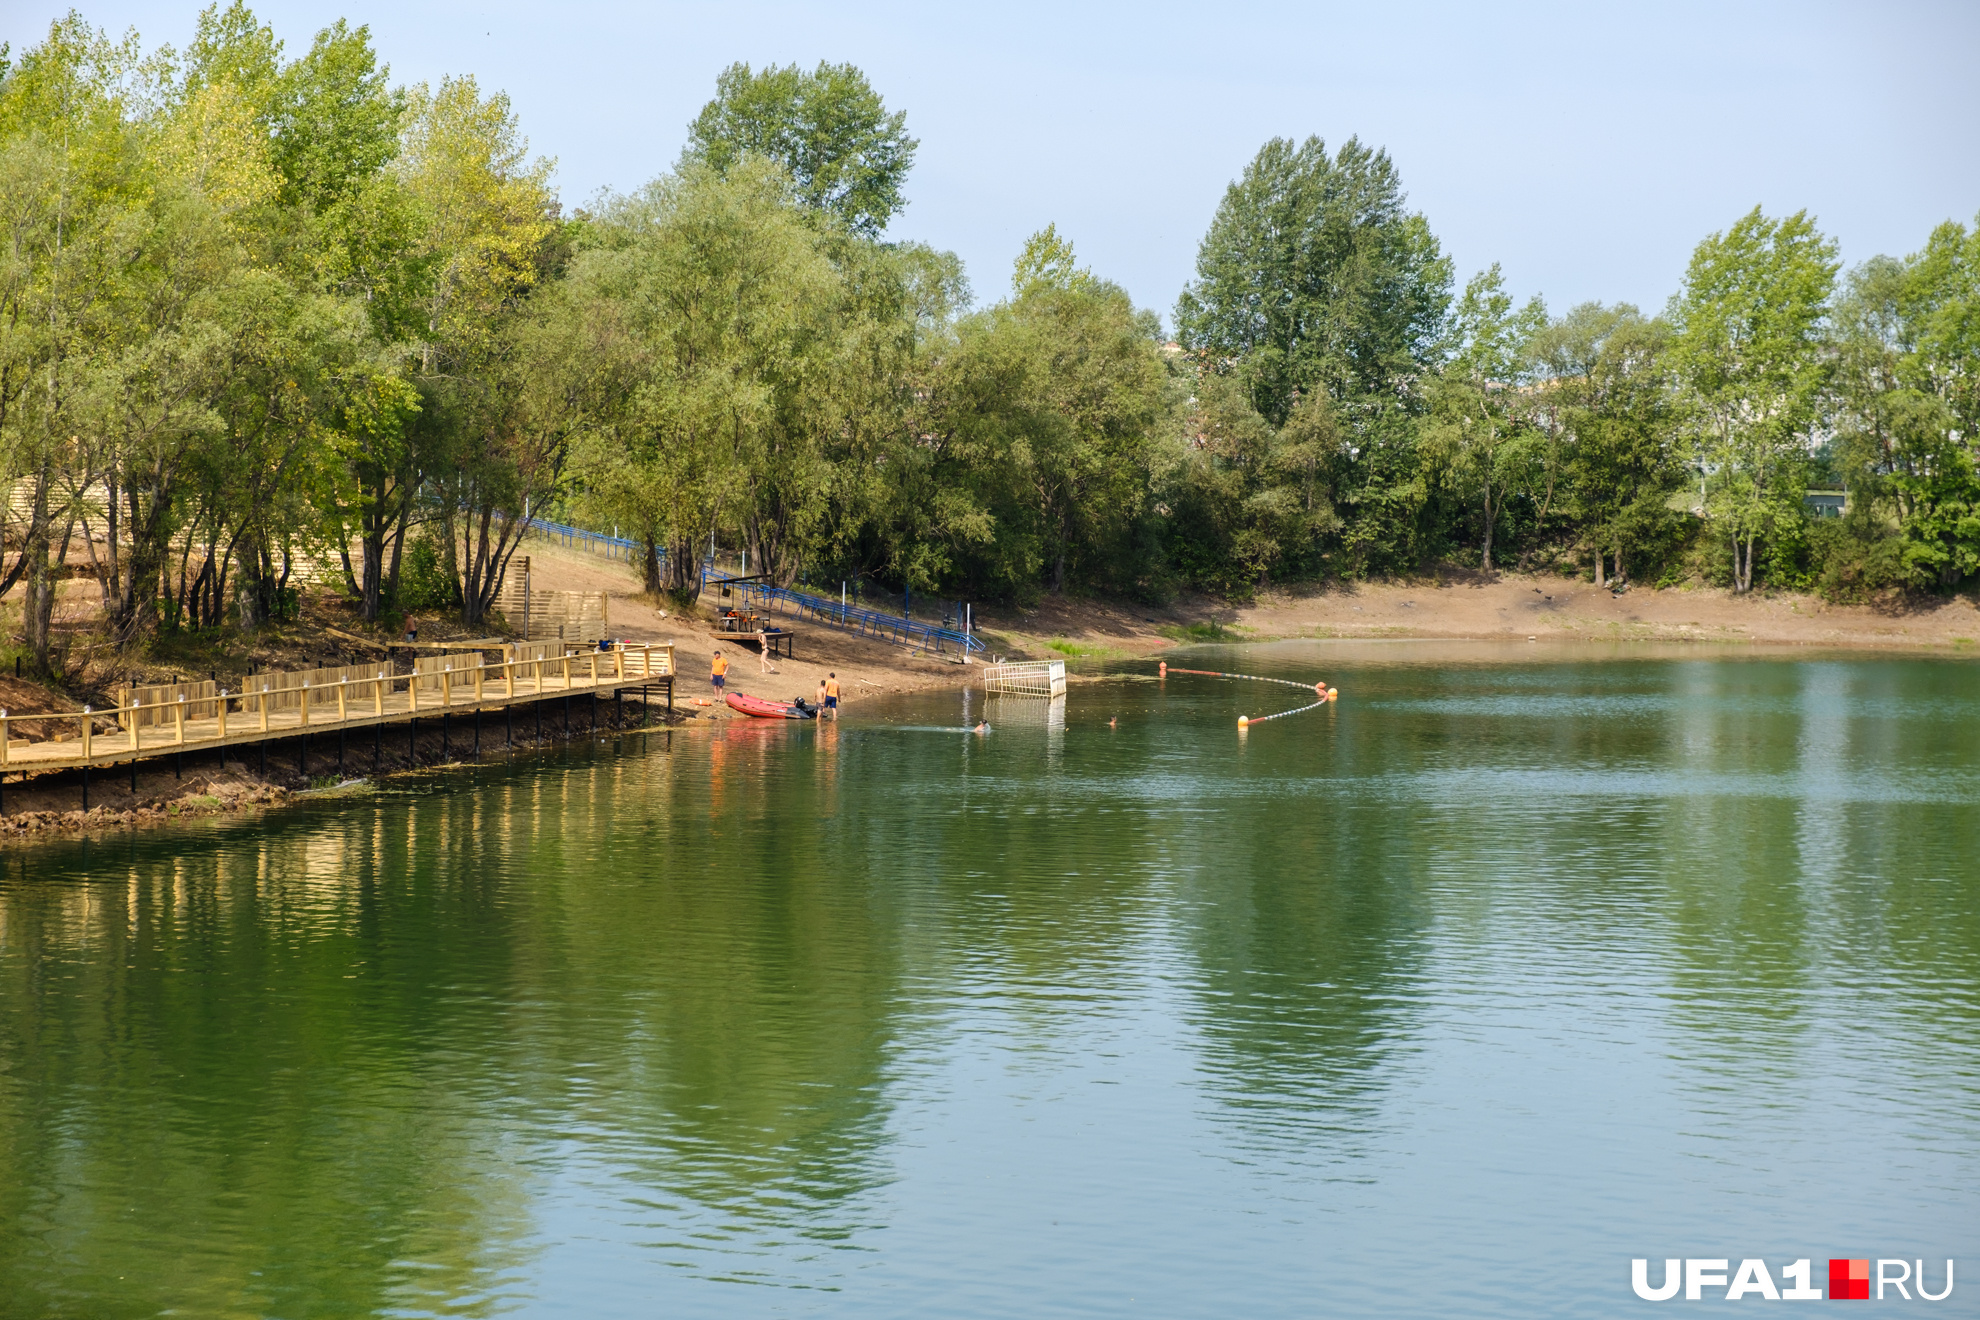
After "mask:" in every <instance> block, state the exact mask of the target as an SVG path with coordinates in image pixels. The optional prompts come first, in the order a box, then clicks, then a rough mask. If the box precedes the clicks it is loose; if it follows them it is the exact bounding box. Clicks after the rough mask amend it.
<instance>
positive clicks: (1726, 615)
mask: <svg viewBox="0 0 1980 1320" xmlns="http://www.w3.org/2000/svg"><path fill="white" fill-rule="evenodd" d="M980 617H981V618H982V619H983V621H984V624H985V627H986V629H988V630H992V631H995V632H999V633H1001V634H1002V635H1003V636H1004V637H1006V638H1008V640H1009V642H1010V643H1011V645H1012V646H1013V647H1014V648H1015V649H1020V650H1023V651H1026V652H1030V653H1036V654H1045V653H1047V650H1046V648H1050V647H1051V646H1052V644H1053V643H1054V642H1059V643H1061V646H1060V647H1059V648H1058V649H1059V650H1061V651H1067V650H1069V651H1070V652H1071V653H1074V654H1080V653H1087V654H1095V655H1119V656H1131V655H1147V654H1152V653H1153V652H1155V651H1159V650H1161V649H1163V648H1164V647H1168V646H1173V645H1176V644H1177V643H1179V642H1190V641H1212V640H1229V641H1240V642H1242V641H1271V640H1277V639H1281V638H1289V637H1361V638H1406V637H1422V638H1463V639H1482V640H1499V641H1523V640H1525V639H1526V638H1528V637H1531V638H1534V639H1535V640H1538V641H1563V640H1587V641H1680V642H1681V641H1694V642H1717V643H1742V642H1746V643H1768V644H1775V645H1791V646H1809V647H1836V648H1871V649H1880V650H1926V651H1944V652H1947V653H1952V654H1958V653H1962V652H1967V651H1973V652H1974V653H1975V654H1980V648H1976V643H1980V609H1976V608H1975V604H1974V601H1973V600H1972V599H1971V598H1970V597H1964V596H1962V597H1956V598H1953V599H1950V600H1934V601H1931V602H1928V603H1924V604H1920V605H1917V606H1914V607H1911V608H1904V609H1895V610H1883V609H1877V608H1873V607H1868V606H1841V605H1830V604H1827V603H1825V602H1823V601H1821V600H1819V599H1817V598H1815V597H1812V596H1798V595H1785V594H1783V595H1752V596H1744V597H1741V596H1734V595H1733V594H1732V593H1731V592H1727V591H1718V590H1712V589H1700V590H1689V591H1687V590H1672V591H1654V590H1651V589H1648V588H1642V587H1638V588H1632V589H1631V590H1629V591H1627V592H1625V593H1623V594H1622V595H1619V596H1618V595H1615V594H1613V593H1611V592H1610V591H1608V590H1607V589H1605V588H1598V587H1595V586H1593V585H1591V584H1589V583H1586V582H1577V581H1573V580H1568V579H1563V578H1558V577H1526V576H1520V575H1514V574H1505V575H1502V576H1499V577H1497V578H1495V579H1493V580H1482V579H1481V580H1467V579H1457V580H1449V579H1447V580H1445V581H1441V582H1439V581H1422V582H1406V583H1397V582H1370V583H1356V584H1351V585H1344V586H1337V587H1332V588H1329V589H1327V590H1321V591H1311V592H1300V593H1292V592H1278V593H1267V594H1266V595H1264V596H1263V597H1261V598H1260V599H1259V600H1258V601H1257V602H1255V603H1253V604H1250V605H1243V606H1230V605H1225V604H1222V603H1218V602H1212V601H1205V600H1198V601H1191V602H1181V603H1178V604H1177V605H1175V606H1174V607H1171V608H1168V609H1137V608H1134V607H1132V606H1123V605H1119V604H1106V603H1098V602H1082V601H1063V602H1062V601H1047V602H1045V603H1042V604H1041V605H1040V606H1039V607H1038V608H1037V609H1035V610H1015V611H1005V612H992V611H989V610H985V611H983V612H982V613H981V616H980Z"/></svg>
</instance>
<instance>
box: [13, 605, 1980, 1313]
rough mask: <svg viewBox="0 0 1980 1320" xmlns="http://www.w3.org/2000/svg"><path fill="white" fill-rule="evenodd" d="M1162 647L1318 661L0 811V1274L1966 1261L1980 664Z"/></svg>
mask: <svg viewBox="0 0 1980 1320" xmlns="http://www.w3.org/2000/svg"><path fill="white" fill-rule="evenodd" d="M1171 660H1172V662H1174V663H1178V664H1184V665H1191V666H1194V667H1201V668H1204V669H1238V670H1243V671H1246V672H1249V673H1255V674H1260V675H1267V676H1279V677H1286V678H1293V679H1298V680H1300V681H1302V682H1311V681H1313V680H1315V679H1320V678H1324V679H1326V680H1327V681H1329V682H1331V683H1333V684H1335V685H1336V686H1338V687H1339V688H1340V689H1341V699H1340V701H1339V702H1338V703H1337V704H1335V705H1333V706H1331V707H1327V708H1324V709H1321V710H1315V711H1309V712H1306V713H1303V714H1299V715H1293V716H1289V717H1288V718H1285V719H1279V720H1273V721H1270V722H1267V723H1264V724H1261V725H1256V726H1254V727H1252V728H1251V729H1249V730H1247V731H1245V732H1244V733H1242V734H1241V733H1240V732H1239V731H1238V730H1237V728H1236V727H1235V726H1236V718H1237V716H1239V715H1251V716H1257V715H1265V714H1271V713H1273V712H1275V711H1278V710H1285V709H1290V708H1293V707H1296V706H1299V705H1301V704H1303V702H1304V701H1305V700H1307V698H1304V697H1302V696H1301V694H1300V693H1299V692H1298V691H1296V690H1295V689H1293V688H1289V687H1281V686H1275V685H1269V684H1263V683H1254V682H1244V681H1236V680H1225V679H1214V678H1203V677H1196V676H1188V675H1174V676H1171V677H1170V678H1168V679H1167V680H1166V681H1156V679H1155V678H1154V677H1153V675H1152V668H1153V667H1152V665H1147V664H1136V665H1123V666H1119V667H1118V668H1119V669H1120V671H1121V672H1118V673H1113V674H1109V673H1108V672H1107V670H1106V667H1105V666H1096V667H1094V669H1093V672H1095V673H1096V674H1098V675H1099V677H1096V678H1094V679H1092V680H1091V681H1086V680H1082V681H1080V682H1077V683H1075V684H1074V686H1073V689H1072V692H1071V694H1070V696H1069V698H1068V699H1067V700H1066V701H1065V702H1064V703H1063V705H1062V707H1061V708H1059V709H1058V710H1056V711H1055V710H1053V709H1051V708H1049V707H1047V706H1046V705H1045V704H1044V703H1037V702H1032V703H1026V702H1021V701H1016V700H1009V699H995V698H992V699H989V700H988V701H987V702H986V699H985V698H984V697H983V696H982V695H981V694H980V693H961V692H956V691H944V692H935V693H926V694H920V695H916V696H912V697H903V698H894V699H881V700H872V701H868V702H864V703H860V704H859V705H857V706H855V707H854V708H853V710H852V711H850V712H848V715H847V718H846V719H845V720H844V722H842V723H841V724H839V725H837V726H832V725H816V726H814V725H808V724H785V723H781V722H780V723H750V722H737V723H733V724H728V725H725V726H723V727H719V728H716V729H714V730H703V729H692V730H687V731H681V732H676V733H673V734H671V735H669V734H666V733H653V734H648V735H641V736H621V737H616V738H601V739H600V740H598V741H597V742H595V743H590V744H581V745H577V746H574V747H571V748H569V749H567V750H565V751H562V752H557V753H552V754H549V755H545V756H531V757H517V758H516V759H514V760H512V761H503V760H501V759H499V758H498V759H491V761H489V762H487V763H484V764H482V765H479V766H475V767H469V768H463V769H459V770H453V771H448V772H443V773H434V774H430V775H426V776H423V777H419V778H415V779H409V780H405V781H400V782H394V783H391V784H388V785H386V786H385V787H383V788H382V789H379V790H377V791H369V790H367V791H366V792H364V793H362V794H360V795H355V796H348V797H343V798H332V799H325V800H319V801H313V802H307V803H302V804H298V805H296V806H294V807H291V808H286V809H283V810H279V811H276V812H272V813H270V814H268V815H265V816H261V817H258V818H253V819H238V820H223V821H218V822H213V821H206V822H189V823H186V824H182V825H177V826H173V827H171V828H167V829H162V830H155V831H151V832H146V833H139V834H130V835H125V834H114V835H99V836H95V837H92V838H89V839H85V840H71V841H64V842H53V843H49V842H44V843H38V844H35V845H33V846H31V847H15V848H12V849H10V850H7V851H5V852H0V1315H6V1316H16V1315H18V1316H42V1315H60V1316H70V1315H73V1316H89V1317H122V1316H149V1315H161V1314H180V1315H198V1316H269V1317H317V1316H321V1317H349V1316H369V1315H377V1316H395V1317H398V1316H484V1315H523V1316H573V1317H575V1316H586V1317H591V1316H667V1317H680V1316H736V1315H766V1316H772V1315H774V1316H854V1315H857V1316H862V1317H867V1316H916V1317H926V1316H946V1317H1004V1316H1013V1315H1026V1316H1094V1315H1129V1314H1145V1315H1153V1316H1185V1317H1199V1316H1200V1317H1224V1316H1239V1315H1247V1316H1268V1315H1269V1316H1279V1315H1315V1316H1318V1315H1342V1314H1348V1315H1372V1314H1393V1315H1423V1316H1433V1315H1434V1316H1450V1315H1466V1316H1485V1317H1502V1316H1503V1317H1512V1316H1587V1315H1595V1314H1608V1313H1614V1312H1617V1311H1621V1310H1623V1309H1625V1308H1630V1307H1640V1306H1642V1305H1644V1303H1640V1302H1638V1301H1637V1300H1636V1299H1635V1297H1634V1296H1633V1295H1632V1293H1631V1290H1630V1261H1631V1259H1632V1258H1634V1257H1647V1258H1651V1262H1652V1264H1651V1273H1652V1281H1653V1282H1655V1281H1657V1279H1658V1278H1660V1277H1661V1273H1662V1262H1663V1258H1666V1257H1727V1258H1730V1259H1731V1260H1732V1261H1733V1263H1734V1264H1735V1265H1737V1263H1738V1261H1739V1260H1740V1259H1741V1258H1742V1257H1764V1258H1766V1259H1767V1260H1768V1261H1769V1262H1770V1265H1771V1269H1772V1271H1773V1275H1774V1278H1775V1279H1776V1280H1777V1281H1780V1270H1781V1267H1782V1266H1784V1265H1786V1264H1788V1263H1789V1262H1791V1261H1793V1260H1796V1259H1800V1258H1812V1259H1813V1260H1814V1269H1815V1272H1816V1282H1817V1285H1818V1286H1819V1285H1820V1284H1822V1283H1825V1282H1826V1269H1827V1258H1829V1257H1904V1258H1907V1259H1911V1258H1922V1259H1923V1260H1924V1261H1925V1263H1926V1272H1927V1275H1928V1279H1929V1282H1930V1286H1931V1287H1932V1288H1933V1289H1935V1290H1936V1289H1937V1288H1938V1287H1939V1286H1940V1282H1939V1279H1940V1275H1941V1273H1942V1270H1943V1262H1944V1261H1945V1260H1946V1259H1947V1258H1957V1259H1960V1264H1961V1265H1962V1266H1964V1267H1966V1268H1968V1269H1971V1268H1976V1267H1980V1260H1976V1259H1975V1257H1976V1253H1975V1252H1974V1251H1973V1250H1972V1248H1973V1247H1974V1245H1975V1241H1976V1235H1977V1234H1976V1231H1977V1230H1980V1032H1976V1026H1980V855H1977V854H1976V846H1975V845H1976V839H1980V815H1976V807H1980V670H1976V667H1975V665H1974V664H1973V663H1972V662H1971V661H1961V660H1956V659H1955V660H1948V659H1926V658H1910V657H1893V656H1882V655H1870V656H1865V655H1856V656H1846V655H1844V656H1838V655H1826V654H1812V653H1807V652H1796V653H1766V652H1760V651H1753V650H1739V651H1713V650H1708V649H1705V648H1699V647H1692V648H1680V647H1663V648H1657V647H1640V648H1635V649H1616V648H1607V647H1597V646H1593V645H1589V644H1583V645H1580V646H1575V647H1569V646H1561V647H1550V646H1540V645H1524V644H1522V645H1518V646H1507V645H1500V644H1487V643H1478V644H1470V643H1424V642H1410V643H1393V644H1383V643H1286V644H1275V645H1261V646H1255V647H1232V648H1196V649H1192V650H1188V651H1183V652H1178V653H1175V654H1174V655H1172V656H1171ZM986 711H987V715H988V719H989V721H990V723H991V725H992V728H991V731H990V732H989V733H988V734H987V735H983V736H974V735H971V734H969V733H967V732H965V731H964V730H965V729H966V728H967V727H968V726H969V725H970V724H972V723H973V722H974V721H975V720H976V719H978V718H980V717H982V716H983V715H984V714H985V712H986ZM1110 719H1113V720H1116V721H1117V723H1116V724H1115V725H1114V726H1113V727H1110V726H1109V723H1108V721H1109V720H1110ZM1782 1286H1786V1284H1785V1282H1784V1281H1783V1282H1782ZM1714 1293H1716V1290H1714ZM1721 1305H1724V1304H1723V1303H1721ZM1937 1308H1938V1312H1939V1313H1944V1314H1954V1315H1975V1314H1980V1282H1976V1281H1968V1282H1966V1286H1965V1287H1964V1288H1962V1289H1960V1290H1958V1291H1955V1292H1954V1293H1953V1295H1952V1297H1951V1298H1950V1299H1949V1300H1948V1301H1947V1302H1944V1303H1939V1304H1937ZM1714 1309H1716V1308H1714Z"/></svg>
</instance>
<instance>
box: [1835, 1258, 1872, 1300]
mask: <svg viewBox="0 0 1980 1320" xmlns="http://www.w3.org/2000/svg"><path fill="white" fill-rule="evenodd" d="M1829 1300H1830V1301H1832V1302H1867V1301H1869V1300H1870V1262H1869V1261H1867V1260H1832V1261H1830V1262H1829Z"/></svg>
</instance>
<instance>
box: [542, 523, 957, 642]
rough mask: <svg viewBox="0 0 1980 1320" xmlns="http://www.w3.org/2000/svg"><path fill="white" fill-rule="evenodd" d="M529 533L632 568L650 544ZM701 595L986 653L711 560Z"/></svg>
mask: <svg viewBox="0 0 1980 1320" xmlns="http://www.w3.org/2000/svg"><path fill="white" fill-rule="evenodd" d="M530 530H531V531H534V532H539V533H541V534H542V535H544V536H547V537H549V538H551V539H552V540H554V541H558V542H561V543H562V544H564V545H567V546H573V547H579V548H583V549H586V550H596V551H598V552H600V553H602V554H604V555H605V556H606V557H608V558H611V559H623V560H625V561H626V562H627V563H633V562H635V561H636V560H637V558H638V556H639V555H641V554H644V553H645V551H646V543H645V542H643V541H635V540H632V539H631V538H629V537H624V536H607V535H606V534H605V533H603V532H591V531H586V530H585V529H584V528H582V527H572V526H570V525H569V524H568V523H560V522H551V521H550V520H549V519H547V518H531V519H530ZM666 560H667V551H666V548H665V547H662V548H661V550H660V561H661V562H662V563H665V562H666ZM701 572H702V589H703V590H706V589H707V588H708V587H709V586H711V585H712V586H720V585H722V584H723V583H725V582H726V583H733V584H734V587H735V589H737V590H740V591H741V592H742V598H743V601H744V602H745V603H747V602H749V601H752V600H754V601H760V602H762V603H763V604H764V605H766V606H768V607H770V608H772V609H773V610H775V611H776V612H778V613H782V612H783V611H784V610H786V609H788V610H791V611H794V612H795V613H796V614H797V616H798V617H799V618H802V619H811V620H813V621H815V622H818V623H828V624H831V625H832V626H833V627H835V628H845V629H847V630H849V631H852V632H857V633H859V634H861V635H862V636H866V637H880V638H884V639H885V640H887V641H890V642H894V643H897V644H899V645H903V646H922V647H926V648H928V649H929V650H931V651H934V652H935V653H936V654H937V655H944V654H947V653H949V652H951V651H956V652H961V653H963V654H971V653H974V652H978V651H981V650H983V649H984V648H983V643H982V642H980V641H978V640H977V639H976V638H975V637H974V636H972V635H970V634H969V633H966V632H962V631H960V630H958V629H955V628H945V627H941V626H939V625H936V624H932V623H924V622H922V621H921V620H920V619H911V618H908V617H907V616H906V615H901V614H887V613H884V612H883V611H880V610H869V609H865V608H862V607H861V606H858V605H842V604H840V603H839V602H838V601H836V600H832V599H830V598H828V597H825V596H814V595H812V594H811V593H810V592H808V591H795V590H793V589H791V588H790V587H773V586H770V585H768V584H766V583H762V582H745V581H739V580H738V579H737V577H736V575H734V574H731V573H725V572H722V571H721V570H719V569H716V568H715V567H714V560H713V559H712V558H708V559H704V560H703V561H702V566H701Z"/></svg>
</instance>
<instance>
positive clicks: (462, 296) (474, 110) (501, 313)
mask: <svg viewBox="0 0 1980 1320" xmlns="http://www.w3.org/2000/svg"><path fill="white" fill-rule="evenodd" d="M393 168H394V170H395V172H396V173H397V174H398V175H399V177H400V179H401V180H402V181H403V184H404V187H405V190H406V193H407V195H408V196H409V197H410V198H411V200H412V202H413V205H414V207H415V208H416V209H415V215H416V216H417V218H418V223H419V229H418V234H419V238H418V242H417V251H418V253H419V255H420V257H421V259H422V266H421V283H420V286H419V289H418V295H417V298H416V300H415V301H416V305H417V306H418V307H419V309H420V311H421V313H422V319H423V322H424V324H423V325H422V326H421V327H420V329H421V335H420V339H419V341H418V347H417V354H418V367H417V374H416V383H417V384H418V385H419V387H420V391H421V395H422V406H421V411H420V413H419V417H418V421H417V423H416V427H415V435H416V436H418V437H419V439H420V440H421V441H423V447H424V448H425V450H426V451H427V454H428V455H429V466H428V467H427V473H428V476H427V481H428V484H429V486H430V493H431V496H432V501H433V505H434V513H435V516H436V517H437V519H438V521H439V522H440V524H441V526H442V529H443V532H444V540H443V542H442V544H443V547H444V554H445V563H446V567H447V570H448V573H449V575H450V576H451V577H452V579H453V580H454V581H455V582H456V583H458V584H459V586H460V592H461V603H462V613H463V617H464V618H465V620H466V621H467V622H468V623H470V624H476V623H479V622H480V621H481V619H482V617H483V615H484V614H485V613H486V612H487V611H488V610H489V609H490V608H491V607H492V606H493V604H494V601H495V598H496V596H497V595H498V594H499V593H500V591H501V586H502V581H503V578H504V575H505V574H506V572H507V568H508V562H509V559H510V557H511V556H512V555H513V554H514V553H515V550H516V546H517V545H518V544H519V543H520V541H521V539H522V536H523V533H524V531H525V530H526V528H527V526H528V519H527V516H526V511H527V510H528V509H530V508H532V507H534V505H536V504H540V503H541V502H542V500H543V498H544V497H545V496H546V495H548V494H550V493H551V492H552V491H553V490H554V489H556V487H557V485H558V483H559V481H560V479H561V477H562V474H563V468H564V463H565V460H566V457H567V453H568V440H569V434H568V432H566V431H565V430H564V429H563V428H561V427H556V426H552V427H551V428H549V429H547V430H545V429H542V428H539V427H536V426H533V425H531V420H532V414H531V413H530V412H529V411H528V410H527V409H526V408H525V407H524V406H523V392H524V380H525V377H526V375H527V372H526V369H525V368H524V366H523V364H522V363H521V361H520V359H519V356H518V354H519V348H520V345H521V344H522V343H523V342H524V341H523V340H522V339H521V338H519V337H518V335H517V333H516V332H515V325H514V320H515V316H516V314H517V311H518V308H519V307H520V306H521V305H522V303H523V302H524V301H525V300H526V298H527V296H528V294H529V291H530V290H531V289H532V288H533V287H534V286H536V285H537V284H538V282H539V281H540V279H541V278H542V277H543V275H544V274H545V272H544V270H543V268H542V261H543V257H544V252H545V244H546V241H547V240H549V239H550V237H551V236H552V234H553V233H554V232H555V231H556V229H557V225H556V220H555V212H556V202H555V200H554V195H553V194H552V192H551V190H550V170H551V165H550V162H548V161H545V160H542V159H538V160H535V161H531V160H530V159H529V145H528V141H527V139H525V138H524V137H523V136H522V134H521V132H520V131H519V129H518V127H517V125H516V121H515V115H514V113H513V112H512V111H511V109H510V107H509V101H508V98H507V97H506V96H502V95H500V94H496V95H493V96H489V97H483V96H482V95H481V94H480V90H479V88H478V87H477V86H476V84H475V82H474V80H473V79H472V78H449V79H446V80H444V81H442V82H441V84H440V86H439V87H438V88H435V89H432V90H429V89H428V88H427V87H426V86H425V85H423V84H422V85H420V86H418V87H415V88H413V89H412V90H411V91H410V92H409V93H408V95H407V110H406V129H405V136H404V141H403V145H402V149H401V151H400V153H399V155H398V157H397V158H396V160H395V161H394V162H393ZM401 528H403V523H402V524H401ZM400 534H401V535H403V531H401V533H400Z"/></svg>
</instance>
